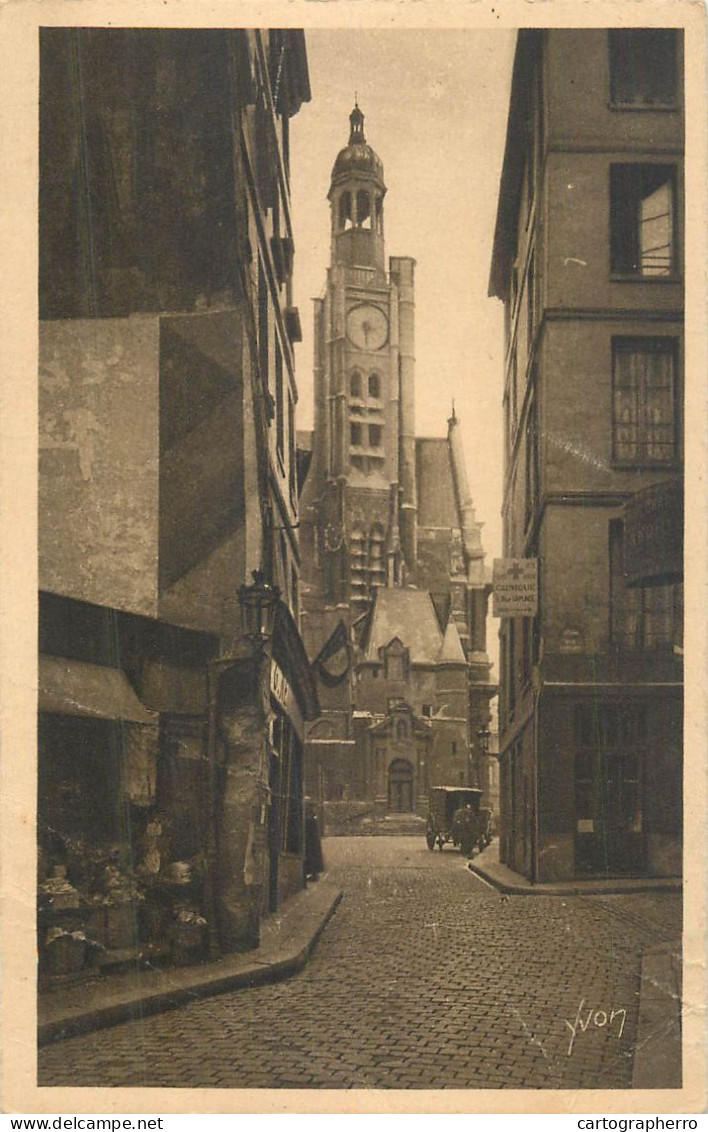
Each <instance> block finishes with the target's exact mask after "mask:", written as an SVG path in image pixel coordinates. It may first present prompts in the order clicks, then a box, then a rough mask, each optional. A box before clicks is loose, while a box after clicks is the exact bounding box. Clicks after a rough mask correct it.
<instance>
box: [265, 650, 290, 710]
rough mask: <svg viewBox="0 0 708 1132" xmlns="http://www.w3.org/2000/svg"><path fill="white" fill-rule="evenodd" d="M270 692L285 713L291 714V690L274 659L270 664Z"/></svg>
mask: <svg viewBox="0 0 708 1132" xmlns="http://www.w3.org/2000/svg"><path fill="white" fill-rule="evenodd" d="M270 694H271V696H272V697H273V699H274V700H275V701H276V703H279V704H280V706H281V708H282V709H283V711H284V712H286V713H287V715H291V714H292V705H293V690H292V688H291V687H290V684H289V683H288V680H287V677H286V675H285V673H284V672H283V670H282V668H281V667H280V666H279V665H278V664H276V663H275V661H274V660H273V661H271V665H270Z"/></svg>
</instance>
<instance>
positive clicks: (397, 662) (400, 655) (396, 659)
mask: <svg viewBox="0 0 708 1132" xmlns="http://www.w3.org/2000/svg"><path fill="white" fill-rule="evenodd" d="M406 651H407V650H406V649H405V648H404V647H403V645H402V644H401V642H400V641H399V640H398V638H397V637H396V638H395V639H394V640H392V641H391V643H390V645H389V646H388V648H387V649H386V653H385V658H384V660H385V665H386V679H387V680H398V681H401V680H405V678H406V676H405V658H406Z"/></svg>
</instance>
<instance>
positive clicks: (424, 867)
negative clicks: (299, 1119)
mask: <svg viewBox="0 0 708 1132" xmlns="http://www.w3.org/2000/svg"><path fill="white" fill-rule="evenodd" d="M325 853H326V860H327V864H328V867H329V871H330V875H331V876H332V878H333V879H334V880H336V882H337V883H338V884H339V885H340V886H341V887H342V888H343V890H344V898H343V900H342V902H341V904H340V906H339V908H338V910H337V912H336V914H335V916H334V918H333V919H332V920H331V922H330V923H329V925H328V927H327V928H326V930H325V933H324V935H323V936H322V939H321V940H320V942H319V944H318V946H317V949H316V951H315V953H314V955H313V957H312V959H311V961H310V962H309V964H308V965H307V966H306V968H305V969H304V970H303V971H302V972H301V973H300V974H298V975H296V976H295V977H293V978H292V979H289V980H287V981H285V982H281V983H275V984H270V985H267V986H262V987H257V988H254V989H250V990H238V991H235V992H234V993H231V994H225V995H223V996H220V997H218V998H212V999H205V1000H201V1001H197V1002H195V1003H194V1004H191V1005H188V1006H185V1007H182V1008H180V1009H178V1010H173V1011H170V1012H169V1013H166V1014H161V1015H158V1016H156V1017H151V1018H146V1019H145V1020H143V1021H136V1022H130V1023H127V1024H125V1025H121V1026H117V1027H115V1028H113V1029H109V1030H103V1031H100V1032H98V1033H95V1034H90V1035H87V1036H86V1037H81V1038H73V1039H70V1040H67V1041H64V1042H60V1043H57V1044H54V1045H50V1046H47V1047H45V1048H44V1049H41V1050H40V1051H39V1084H40V1085H94V1086H95V1085H114V1086H115V1085H133V1086H171V1087H180V1086H182V1087H196V1086H201V1087H228V1088H246V1087H264V1088H277V1087H288V1088H310V1087H312V1088H351V1087H356V1088H367V1089H370V1088H405V1089H410V1088H455V1089H460V1088H507V1089H508V1088H520V1087H527V1088H529V1087H530V1088H565V1089H568V1088H627V1087H629V1085H630V1083H631V1074H632V1050H633V1042H634V1037H635V1033H636V1026H637V1005H638V999H637V991H638V982H639V970H640V957H641V950H642V948H643V947H644V946H647V945H650V944H652V943H657V942H661V941H664V940H666V941H668V940H672V939H676V938H678V935H679V932H680V922H681V908H680V897H679V895H678V894H675V893H670V892H662V893H642V894H638V895H627V896H621V897H618V896H598V897H589V896H584V897H558V896H556V897H550V896H549V897H545V896H516V897H514V896H510V897H504V898H501V897H500V896H499V893H498V892H497V891H496V890H494V889H492V888H490V887H489V886H488V885H486V884H485V883H484V882H483V881H481V880H479V879H478V878H476V877H475V876H473V875H472V874H471V873H470V872H469V871H468V870H467V869H466V868H465V863H464V861H463V859H462V858H461V857H460V856H459V855H458V854H457V853H456V852H455V851H453V850H452V849H451V848H449V847H448V848H446V850H445V851H444V852H442V853H440V852H437V851H436V852H435V853H430V852H428V850H427V849H426V847H425V844H424V843H422V844H421V839H418V838H402V837H399V838H393V837H392V838H383V837H377V838H346V839H344V838H337V839H328V840H327V841H325ZM623 1011H626V1020H625V1019H624V1016H623V1013H622V1012H623ZM613 1012H614V1017H613ZM578 1015H579V1016H580V1019H581V1023H580V1024H577V1018H578ZM570 1024H572V1025H573V1026H574V1028H575V1031H576V1033H575V1037H574V1039H573V1033H572V1030H571V1025H570ZM571 1039H573V1040H572V1045H571Z"/></svg>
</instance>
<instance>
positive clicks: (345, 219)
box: [339, 191, 353, 231]
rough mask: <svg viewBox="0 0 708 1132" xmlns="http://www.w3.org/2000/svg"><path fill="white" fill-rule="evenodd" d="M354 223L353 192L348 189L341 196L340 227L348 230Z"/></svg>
mask: <svg viewBox="0 0 708 1132" xmlns="http://www.w3.org/2000/svg"><path fill="white" fill-rule="evenodd" d="M352 224H353V221H352V194H351V193H350V192H348V191H347V192H345V193H342V195H341V197H340V198H339V227H340V229H341V230H342V231H346V229H347V228H351V227H352Z"/></svg>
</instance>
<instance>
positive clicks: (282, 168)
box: [38, 28, 317, 974]
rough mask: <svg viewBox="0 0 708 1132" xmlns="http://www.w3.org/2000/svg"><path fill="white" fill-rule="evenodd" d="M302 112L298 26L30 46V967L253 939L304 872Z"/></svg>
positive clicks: (196, 950)
mask: <svg viewBox="0 0 708 1132" xmlns="http://www.w3.org/2000/svg"><path fill="white" fill-rule="evenodd" d="M126 92H128V94H129V97H126ZM309 97H310V92H309V82H308V73H307V60H306V53H305V45H304V38H303V35H302V33H301V32H299V31H297V30H292V31H282V32H280V31H274V30H271V31H257V30H254V31H240V30H234V31H201V30H154V29H150V30H144V31H143V30H137V29H130V30H118V29H116V30H113V29H80V28H79V29H43V31H42V34H41V129H40V163H41V164H40V170H41V178H40V185H41V189H40V281H39V282H40V288H39V289H40V404H39V408H40V479H39V484H40V487H39V501H40V526H39V532H40V534H39V539H40V588H41V592H40V606H39V608H40V613H39V630H40V654H41V655H40V666H39V797H38V837H39V881H40V884H39V891H40V902H41V907H40V955H41V963H42V964H43V969H44V971H46V972H49V973H53V974H56V973H62V972H61V970H60V968H61V961H60V960H59V958H58V956H59V955H60V954H61V951H62V950H67V948H66V947H63V946H62V949H60V948H59V947H57V946H54V945H55V944H56V940H58V939H61V940H64V942H65V943H66V941H67V937H71V938H72V939H74V940H78V941H79V942H81V941H83V950H81V949H74V950H75V955H74V957H73V959H72V962H74V963H75V964H77V965H78V966H79V967H80V966H81V964H82V963H84V964H85V963H87V962H88V961H89V958H90V956H91V955H93V957H94V960H95V961H96V962H98V963H99V964H100V965H102V966H105V967H108V968H110V966H111V964H113V963H115V962H119V961H121V962H125V960H126V958H133V959H134V958H139V957H140V956H147V957H151V958H155V959H159V958H163V957H167V958H169V957H170V956H171V957H172V958H173V959H176V960H177V961H180V960H181V959H182V958H183V957H184V956H185V955H186V954H189V955H200V954H205V953H207V952H209V953H210V954H215V953H217V952H218V951H219V950H233V949H242V948H248V947H253V946H256V945H257V943H258V938H259V926H260V921H261V918H262V917H263V916H264V915H266V914H267V913H268V911H270V910H273V909H274V908H276V907H277V906H278V904H279V902H280V901H281V900H283V899H285V898H286V897H287V896H288V895H289V894H290V893H292V892H294V891H296V890H297V889H299V888H302V887H303V884H304V878H303V817H302V809H303V761H304V756H303V743H304V721H305V720H306V719H307V718H309V717H311V716H312V715H314V714H316V711H317V705H316V694H315V689H314V685H313V683H312V681H311V678H310V672H309V665H308V662H307V658H306V655H305V652H304V648H303V646H302V643H301V641H300V637H299V633H298V629H297V617H298V601H299V598H298V577H299V561H300V559H299V548H298V542H297V534H296V528H297V490H296V466H295V415H294V406H295V402H296V400H297V389H296V385H295V378H294V369H293V341H295V340H297V339H298V336H299V321H298V316H297V311H296V310H295V309H294V308H293V306H292V294H291V269H292V251H293V233H292V225H291V218H290V211H289V178H290V169H289V148H288V129H289V120H290V118H291V117H292V115H294V114H295V113H297V111H298V110H299V108H300V106H301V104H302V103H303V101H306V100H308V99H309ZM253 571H256V572H257V574H256V576H255V578H254V575H253ZM80 950H81V954H79V951H80Z"/></svg>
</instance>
